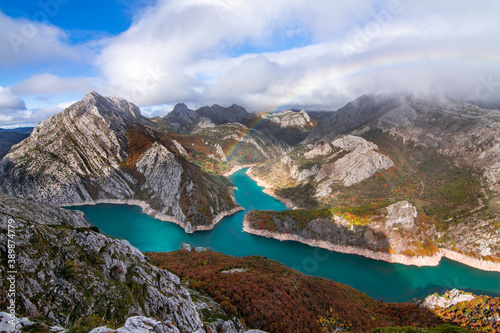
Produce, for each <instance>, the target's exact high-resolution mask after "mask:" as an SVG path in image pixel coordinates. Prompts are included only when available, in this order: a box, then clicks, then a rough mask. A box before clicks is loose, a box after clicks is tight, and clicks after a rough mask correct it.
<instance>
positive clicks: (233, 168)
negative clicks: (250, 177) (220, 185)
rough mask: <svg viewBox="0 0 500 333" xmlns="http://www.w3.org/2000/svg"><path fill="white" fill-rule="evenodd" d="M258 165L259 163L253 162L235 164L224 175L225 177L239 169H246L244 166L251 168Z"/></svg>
mask: <svg viewBox="0 0 500 333" xmlns="http://www.w3.org/2000/svg"><path fill="white" fill-rule="evenodd" d="M256 165H257V164H256V163H253V164H243V165H233V166H232V167H231V169H229V170H228V171H226V172H224V173H223V174H222V175H223V176H224V177H229V176H231V175H232V174H233V173H235V172H236V171H239V170H241V169H244V168H251V167H254V166H256Z"/></svg>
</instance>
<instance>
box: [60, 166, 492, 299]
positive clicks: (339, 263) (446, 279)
mask: <svg viewBox="0 0 500 333" xmlns="http://www.w3.org/2000/svg"><path fill="white" fill-rule="evenodd" d="M245 171H246V169H242V170H239V171H238V172H236V173H234V174H233V175H231V176H230V177H229V178H230V179H231V181H232V182H233V184H234V185H235V186H236V187H237V188H238V190H236V191H235V197H236V200H237V202H238V203H239V204H240V205H241V206H243V207H244V208H245V210H246V211H242V212H238V213H236V214H234V215H232V216H228V217H225V218H224V219H223V220H222V221H221V222H219V223H218V224H217V225H216V226H215V228H214V229H213V230H210V231H197V232H195V233H194V234H190V235H189V234H186V233H185V232H184V229H182V228H180V227H179V226H177V225H176V224H174V223H169V222H164V221H160V220H156V219H154V218H152V217H150V216H148V215H146V214H143V213H142V212H141V208H140V207H138V206H128V205H112V204H99V205H94V206H92V205H89V206H75V207H69V208H71V209H78V210H80V211H83V212H84V213H85V214H86V216H87V218H88V220H89V221H90V222H91V223H92V224H94V225H96V226H97V227H99V229H100V230H101V232H102V233H103V234H106V235H108V236H111V237H116V238H123V239H126V240H128V241H129V242H130V243H131V244H132V245H134V246H136V247H137V248H139V249H140V250H141V251H144V252H146V251H164V252H168V251H175V250H178V249H179V248H180V246H181V244H182V243H183V242H188V243H190V244H192V245H193V246H205V247H209V248H211V249H212V250H214V251H219V252H222V253H224V254H228V255H232V256H240V257H241V256H248V255H261V256H265V257H267V258H270V259H274V260H276V261H279V262H281V263H283V264H285V265H287V266H288V267H291V268H294V269H296V270H299V271H301V272H303V273H305V274H309V275H315V276H321V277H324V278H327V279H331V280H334V281H337V282H341V283H345V284H347V285H350V286H352V287H354V288H356V289H358V290H361V291H363V292H365V293H367V294H368V295H369V296H370V297H372V298H374V299H376V300H382V301H385V302H406V301H411V300H412V299H413V298H414V297H416V298H423V297H425V296H427V295H429V294H432V293H434V292H438V293H444V292H445V291H446V290H449V289H453V288H457V289H461V290H466V291H471V292H473V293H476V294H487V295H491V296H500V273H496V272H485V271H481V270H478V269H474V268H471V267H468V266H466V265H463V264H460V263H457V262H454V261H451V260H448V259H443V260H442V261H441V263H440V265H439V266H436V267H416V266H405V265H400V264H391V263H387V262H383V261H377V260H372V259H368V258H364V257H361V256H358V255H350V254H342V253H336V252H331V251H327V250H323V249H317V248H313V247H311V246H309V245H305V244H301V243H298V242H292V241H286V242H280V241H278V240H274V239H267V238H264V237H259V236H255V235H250V234H247V233H244V232H243V230H242V223H243V217H244V215H245V213H246V212H248V211H250V210H254V209H259V210H284V209H287V208H286V206H285V205H284V204H283V203H281V202H280V201H278V200H276V199H274V198H272V197H270V196H268V195H267V194H264V193H263V192H262V188H261V187H259V186H258V185H257V184H256V183H255V182H254V181H253V180H252V179H251V178H250V177H248V176H247V175H246V174H245Z"/></svg>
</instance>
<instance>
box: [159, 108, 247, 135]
mask: <svg viewBox="0 0 500 333" xmlns="http://www.w3.org/2000/svg"><path fill="white" fill-rule="evenodd" d="M250 118H251V115H250V114H249V113H248V112H247V111H246V110H245V109H244V108H243V107H241V106H239V105H236V104H233V105H231V106H230V107H227V108H226V107H222V106H220V105H217V104H214V105H212V106H203V107H201V108H199V109H197V110H191V109H189V108H188V107H187V106H186V104H184V103H179V104H176V105H175V107H174V109H173V110H172V111H171V112H169V113H168V114H167V115H166V116H165V117H164V118H163V119H164V120H165V121H166V122H167V123H168V124H169V125H170V126H172V127H173V128H174V129H175V131H176V132H178V133H195V132H198V131H199V130H200V129H203V128H207V127H213V126H215V125H223V124H228V123H240V124H245V123H246V121H247V120H248V119H250Z"/></svg>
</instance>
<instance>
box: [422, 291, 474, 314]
mask: <svg viewBox="0 0 500 333" xmlns="http://www.w3.org/2000/svg"><path fill="white" fill-rule="evenodd" d="M474 298H475V297H474V296H473V295H471V294H468V293H465V292H463V291H461V290H458V289H453V290H451V291H447V292H446V293H445V294H444V295H442V296H440V295H437V294H435V295H429V296H427V297H426V298H425V299H424V300H422V301H418V302H416V303H417V305H418V306H419V307H421V308H426V309H434V308H445V309H447V308H449V307H452V306H453V305H455V304H458V303H461V302H468V301H471V300H473V299H474Z"/></svg>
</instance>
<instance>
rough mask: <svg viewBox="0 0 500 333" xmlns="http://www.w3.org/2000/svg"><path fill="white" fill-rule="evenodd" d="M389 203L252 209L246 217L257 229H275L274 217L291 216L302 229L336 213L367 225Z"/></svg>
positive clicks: (354, 222) (358, 223)
mask: <svg viewBox="0 0 500 333" xmlns="http://www.w3.org/2000/svg"><path fill="white" fill-rule="evenodd" d="M388 205H389V203H386V202H379V203H372V204H370V205H366V206H359V207H330V208H323V209H299V210H283V211H279V212H275V211H257V210H254V211H251V212H249V213H248V214H247V215H246V217H247V219H248V221H249V222H250V224H251V225H252V226H253V227H254V228H257V229H261V230H269V231H275V223H274V221H273V219H274V218H277V219H279V220H282V221H283V220H285V219H286V218H291V219H292V220H294V221H296V222H297V226H298V227H299V228H301V229H303V228H305V227H307V225H308V224H309V222H311V221H312V220H315V219H320V218H333V216H334V215H337V216H340V217H342V218H344V219H345V220H347V221H349V222H350V223H351V224H352V225H366V224H368V223H369V221H368V219H369V217H371V216H372V215H373V214H374V213H375V211H377V210H378V209H381V208H384V207H387V206H388Z"/></svg>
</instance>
